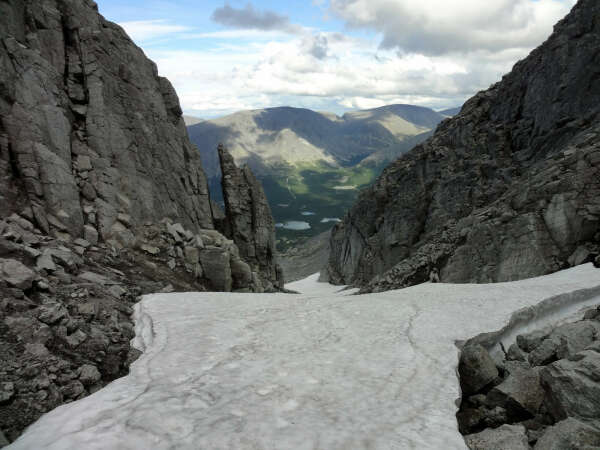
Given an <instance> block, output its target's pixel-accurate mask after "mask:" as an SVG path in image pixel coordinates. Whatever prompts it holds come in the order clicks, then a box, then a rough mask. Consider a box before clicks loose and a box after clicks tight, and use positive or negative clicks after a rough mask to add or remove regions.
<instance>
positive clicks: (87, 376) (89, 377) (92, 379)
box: [77, 364, 102, 386]
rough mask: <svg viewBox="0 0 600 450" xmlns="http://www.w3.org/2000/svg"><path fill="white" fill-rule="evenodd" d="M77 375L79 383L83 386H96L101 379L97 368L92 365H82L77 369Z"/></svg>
mask: <svg viewBox="0 0 600 450" xmlns="http://www.w3.org/2000/svg"><path fill="white" fill-rule="evenodd" d="M77 373H78V374H79V381H81V383H82V384H83V385H84V386H91V385H93V384H96V383H97V382H98V381H100V379H101V378H102V375H100V372H99V371H98V368H97V367H96V366H94V365H92V364H84V365H83V366H81V367H80V368H79V369H78V371H77Z"/></svg>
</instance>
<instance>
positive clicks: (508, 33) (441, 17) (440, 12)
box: [330, 0, 575, 55]
mask: <svg viewBox="0 0 600 450" xmlns="http://www.w3.org/2000/svg"><path fill="white" fill-rule="evenodd" d="M574 4H575V0H536V1H532V0H487V1H485V2H481V0H421V1H414V0H331V3H330V10H331V12H332V13H333V14H335V15H337V16H338V17H340V18H341V19H343V20H344V21H345V22H346V24H347V25H348V26H349V27H351V28H365V29H371V30H375V31H378V32H380V33H381V34H382V35H383V39H382V41H381V46H382V48H387V49H392V48H395V49H399V50H400V51H403V52H415V53H421V54H427V55H442V54H448V53H469V52H472V51H481V50H488V51H501V50H506V49H510V48H529V49H530V48H532V47H534V46H536V45H538V44H539V43H540V42H541V41H542V40H543V39H544V38H545V37H547V36H548V35H549V34H550V32H551V31H552V26H553V25H554V23H556V22H557V21H558V20H559V19H560V18H562V17H563V16H564V15H565V14H566V13H567V12H568V11H569V9H570V7H571V6H573V5H574Z"/></svg>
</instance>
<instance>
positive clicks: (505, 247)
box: [328, 0, 600, 292]
mask: <svg viewBox="0 0 600 450" xmlns="http://www.w3.org/2000/svg"><path fill="white" fill-rule="evenodd" d="M599 15H600V4H599V3H598V2H597V1H596V0H579V1H578V2H577V4H576V5H575V6H574V8H573V10H572V11H571V13H570V14H569V15H568V16H567V17H566V18H565V19H563V20H562V21H560V22H559V23H558V24H557V25H556V26H555V29H554V33H553V34H552V36H551V37H550V38H549V39H548V40H547V41H546V42H545V43H544V44H542V45H541V46H540V47H539V48H537V49H536V50H534V51H533V52H531V54H530V55H529V56H528V57H527V58H525V59H524V60H522V61H520V62H519V63H517V64H516V65H515V66H514V68H513V70H512V72H510V73H509V74H507V75H505V76H504V77H503V78H502V81H500V82H498V83H496V84H495V85H493V86H492V87H491V88H490V89H488V90H486V91H482V92H480V93H478V94H477V95H475V96H474V97H473V98H471V99H470V100H468V101H467V102H466V103H465V105H464V106H463V108H462V111H461V112H460V114H458V115H457V116H454V117H453V118H451V119H448V120H445V121H444V122H442V123H441V124H440V125H439V126H438V128H437V130H436V132H435V134H434V135H433V136H432V137H431V138H430V139H429V140H427V141H426V142H425V143H423V144H421V145H418V146H416V147H415V148H414V149H413V150H412V151H411V152H409V153H408V154H406V155H404V156H403V157H401V158H399V159H398V160H397V161H395V162H394V163H392V164H391V165H389V166H388V167H387V168H386V169H385V170H384V172H383V173H382V175H381V176H380V177H379V179H378V180H377V181H376V182H375V183H374V184H373V185H372V186H371V187H369V188H367V189H366V190H364V191H363V192H362V193H361V194H360V196H359V199H358V201H357V203H356V204H355V205H354V206H353V207H352V209H351V210H350V211H349V212H348V213H347V214H346V216H345V217H344V219H343V220H342V222H341V223H339V224H337V225H336V226H335V227H334V230H333V234H332V238H331V242H330V243H331V252H330V259H329V269H328V272H329V279H330V280H331V282H334V283H340V284H352V285H354V286H360V287H362V288H363V291H365V292H372V291H375V292H377V291H382V290H387V289H394V288H400V287H404V286H410V285H413V284H418V283H421V282H423V281H426V280H427V279H428V278H429V275H430V273H431V272H432V271H433V270H434V269H436V270H438V271H439V276H440V278H441V280H442V281H444V282H479V283H482V282H497V281H508V280H516V279H522V278H527V277H532V276H537V275H541V274H546V273H551V272H554V271H556V270H560V269H562V268H565V267H570V266H575V265H578V264H581V263H585V262H590V261H593V260H594V259H595V258H597V257H598V255H599V254H600V247H599V246H600V229H599V224H600V116H599V113H600V59H599V58H600V56H599V53H598V48H600V23H599V22H598V20H597V17H598V16H599Z"/></svg>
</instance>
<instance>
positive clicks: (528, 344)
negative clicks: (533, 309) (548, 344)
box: [517, 330, 550, 353]
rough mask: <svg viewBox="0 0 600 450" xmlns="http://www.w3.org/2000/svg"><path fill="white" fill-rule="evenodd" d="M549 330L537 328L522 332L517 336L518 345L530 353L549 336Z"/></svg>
mask: <svg viewBox="0 0 600 450" xmlns="http://www.w3.org/2000/svg"><path fill="white" fill-rule="evenodd" d="M548 334H550V333H549V331H546V330H535V331H532V332H531V333H527V334H520V335H518V336H517V345H518V346H519V348H521V349H522V350H523V351H525V352H527V353H529V352H532V351H533V350H535V349H536V348H537V347H539V345H540V344H541V343H542V341H543V340H544V339H546V338H547V337H548Z"/></svg>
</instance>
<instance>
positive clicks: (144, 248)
mask: <svg viewBox="0 0 600 450" xmlns="http://www.w3.org/2000/svg"><path fill="white" fill-rule="evenodd" d="M140 249H141V250H142V251H144V252H146V253H149V254H150V255H158V254H159V253H160V248H158V247H154V246H153V245H149V244H142V245H140Z"/></svg>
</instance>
